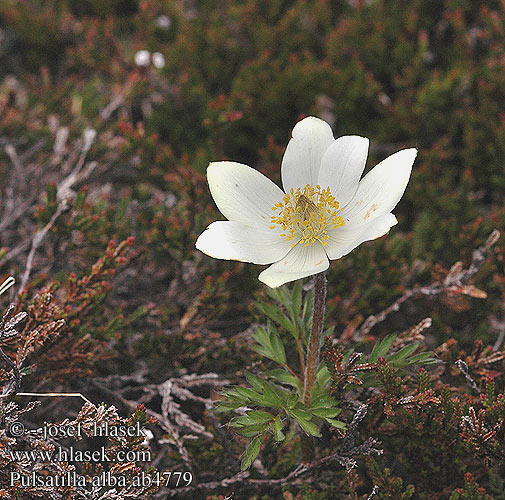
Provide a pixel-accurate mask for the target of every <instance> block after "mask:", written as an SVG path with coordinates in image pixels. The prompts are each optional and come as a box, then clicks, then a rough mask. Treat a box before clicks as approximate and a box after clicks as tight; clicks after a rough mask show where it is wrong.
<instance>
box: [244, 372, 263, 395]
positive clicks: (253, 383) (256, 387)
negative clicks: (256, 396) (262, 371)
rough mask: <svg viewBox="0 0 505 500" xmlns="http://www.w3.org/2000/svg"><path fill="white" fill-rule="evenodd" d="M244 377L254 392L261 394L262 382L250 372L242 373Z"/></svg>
mask: <svg viewBox="0 0 505 500" xmlns="http://www.w3.org/2000/svg"><path fill="white" fill-rule="evenodd" d="M244 375H245V378H246V379H247V381H248V382H249V383H250V384H251V386H252V388H253V389H254V390H255V391H258V392H263V380H261V379H260V378H259V377H257V376H256V375H253V374H252V373H250V372H244Z"/></svg>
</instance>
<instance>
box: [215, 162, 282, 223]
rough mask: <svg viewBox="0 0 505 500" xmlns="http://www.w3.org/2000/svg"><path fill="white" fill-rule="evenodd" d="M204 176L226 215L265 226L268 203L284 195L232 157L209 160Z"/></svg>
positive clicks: (269, 212)
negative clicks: (232, 159) (217, 160)
mask: <svg viewBox="0 0 505 500" xmlns="http://www.w3.org/2000/svg"><path fill="white" fill-rule="evenodd" d="M207 179H208V181H209V188H210V192H211V194H212V197H213V198H214V201H215V202H216V205H217V208H219V211H220V212H221V213H222V214H223V215H224V216H225V217H226V218H227V219H229V220H231V221H235V222H242V223H244V224H247V225H250V226H259V227H263V228H266V229H268V226H269V225H270V217H271V216H272V213H273V212H272V207H273V206H274V205H275V204H276V203H277V202H279V201H281V200H282V197H283V196H284V193H283V192H282V190H281V189H280V188H279V187H278V186H276V185H275V184H274V183H273V182H272V181H271V180H270V179H268V178H267V177H265V176H264V175H263V174H262V173H261V172H258V171H257V170H255V169H254V168H251V167H248V166H247V165H243V164H242V163H235V162H232V161H220V162H215V163H211V164H210V165H209V167H208V168H207Z"/></svg>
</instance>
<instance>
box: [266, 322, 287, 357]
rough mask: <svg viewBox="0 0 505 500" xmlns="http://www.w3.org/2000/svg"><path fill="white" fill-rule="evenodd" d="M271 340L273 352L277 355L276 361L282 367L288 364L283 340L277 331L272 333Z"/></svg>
mask: <svg viewBox="0 0 505 500" xmlns="http://www.w3.org/2000/svg"><path fill="white" fill-rule="evenodd" d="M270 340H271V342H272V352H273V353H274V355H275V358H276V359H274V361H277V363H279V364H281V365H285V364H286V352H285V351H284V344H283V343H282V340H281V338H280V337H279V334H278V333H277V331H276V330H273V331H272V334H271V336H270Z"/></svg>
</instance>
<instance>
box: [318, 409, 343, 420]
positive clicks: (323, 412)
mask: <svg viewBox="0 0 505 500" xmlns="http://www.w3.org/2000/svg"><path fill="white" fill-rule="evenodd" d="M340 411H341V410H340V409H339V408H325V407H319V408H311V409H310V413H312V415H315V416H316V417H320V418H327V417H328V418H331V417H336V416H337V415H338V414H339V413H340Z"/></svg>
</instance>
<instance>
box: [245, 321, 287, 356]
mask: <svg viewBox="0 0 505 500" xmlns="http://www.w3.org/2000/svg"><path fill="white" fill-rule="evenodd" d="M252 338H253V340H255V341H256V342H258V344H253V345H252V348H253V349H254V350H255V351H256V352H258V353H259V354H261V355H262V356H265V357H266V358H269V359H271V360H273V361H275V362H276V363H279V364H281V365H283V364H285V363H286V353H285V351H284V345H283V343H282V341H281V339H280V337H279V334H278V333H277V330H275V329H274V328H270V327H268V328H267V330H264V329H263V328H262V327H261V326H258V327H257V328H256V331H255V332H254V333H253V335H252Z"/></svg>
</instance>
